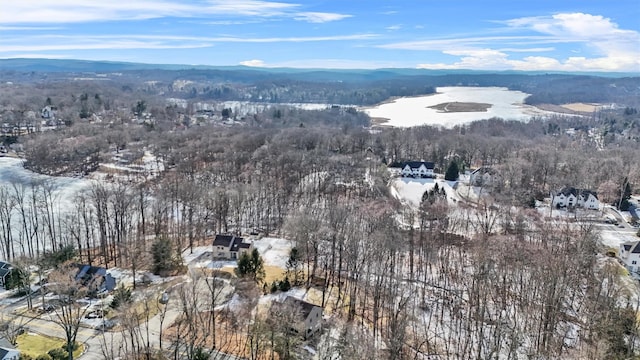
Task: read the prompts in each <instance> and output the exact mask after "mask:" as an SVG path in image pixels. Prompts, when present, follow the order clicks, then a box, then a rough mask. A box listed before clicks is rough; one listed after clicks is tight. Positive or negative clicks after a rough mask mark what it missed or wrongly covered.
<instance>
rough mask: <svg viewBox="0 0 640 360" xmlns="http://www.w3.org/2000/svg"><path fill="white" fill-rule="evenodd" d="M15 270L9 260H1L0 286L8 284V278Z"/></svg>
mask: <svg viewBox="0 0 640 360" xmlns="http://www.w3.org/2000/svg"><path fill="white" fill-rule="evenodd" d="M12 270H13V266H12V265H11V264H9V263H7V262H4V261H0V286H2V287H4V286H5V285H6V284H7V279H8V278H9V275H10V274H11V271H12Z"/></svg>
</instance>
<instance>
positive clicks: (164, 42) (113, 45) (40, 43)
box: [0, 34, 375, 54]
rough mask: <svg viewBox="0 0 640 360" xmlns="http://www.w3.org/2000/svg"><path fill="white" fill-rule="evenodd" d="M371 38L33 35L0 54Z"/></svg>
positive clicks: (3, 45)
mask: <svg viewBox="0 0 640 360" xmlns="http://www.w3.org/2000/svg"><path fill="white" fill-rule="evenodd" d="M373 37H375V35H374V34H351V35H336V36H311V37H273V38H246V37H231V36H228V37H204V36H175V35H166V36H165V35H135V34H131V35H93V36H85V35H35V36H23V37H12V38H0V54H7V53H12V52H45V51H68V50H107V49H193V48H204V47H212V46H215V45H216V44H221V43H303V42H324V41H351V40H362V39H370V38H373Z"/></svg>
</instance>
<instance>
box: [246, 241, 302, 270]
mask: <svg viewBox="0 0 640 360" xmlns="http://www.w3.org/2000/svg"><path fill="white" fill-rule="evenodd" d="M253 246H254V247H255V248H256V249H258V252H259V253H260V256H262V259H263V260H264V263H265V264H266V265H271V266H277V267H280V268H283V269H284V268H286V267H287V260H289V253H290V252H291V248H292V247H293V243H292V242H291V241H290V240H287V239H282V238H270V237H265V238H262V239H260V240H255V241H254V242H253Z"/></svg>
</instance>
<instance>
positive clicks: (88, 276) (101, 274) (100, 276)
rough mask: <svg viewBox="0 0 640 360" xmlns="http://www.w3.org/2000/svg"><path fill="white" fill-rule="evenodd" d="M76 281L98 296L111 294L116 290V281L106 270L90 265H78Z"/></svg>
mask: <svg viewBox="0 0 640 360" xmlns="http://www.w3.org/2000/svg"><path fill="white" fill-rule="evenodd" d="M77 266H78V273H77V274H76V277H75V279H76V281H78V282H80V283H81V284H82V285H83V286H86V287H87V288H89V289H90V290H91V291H92V292H95V293H96V294H100V293H104V292H110V291H113V290H114V289H115V288H116V279H115V278H114V277H113V276H111V274H109V273H108V272H107V269H106V268H103V267H99V266H90V265H77Z"/></svg>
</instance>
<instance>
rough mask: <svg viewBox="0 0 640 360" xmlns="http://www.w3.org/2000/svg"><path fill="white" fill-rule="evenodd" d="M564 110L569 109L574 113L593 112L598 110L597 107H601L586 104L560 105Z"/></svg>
mask: <svg viewBox="0 0 640 360" xmlns="http://www.w3.org/2000/svg"><path fill="white" fill-rule="evenodd" d="M560 106H561V107H563V108H565V109H569V110H571V111H576V112H594V111H596V110H597V109H598V107H600V106H602V105H601V104H586V103H571V104H563V105H560Z"/></svg>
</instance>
